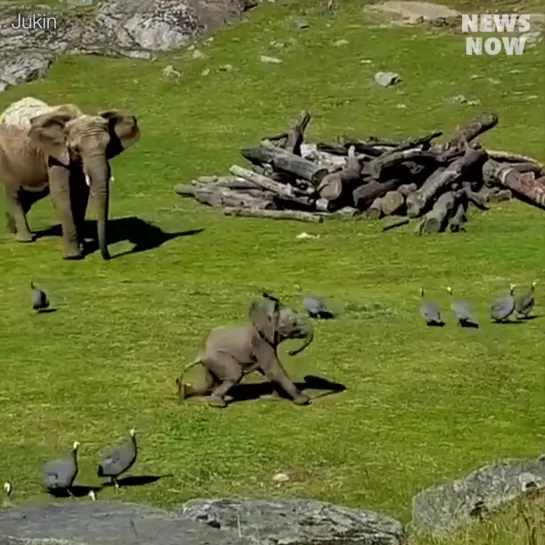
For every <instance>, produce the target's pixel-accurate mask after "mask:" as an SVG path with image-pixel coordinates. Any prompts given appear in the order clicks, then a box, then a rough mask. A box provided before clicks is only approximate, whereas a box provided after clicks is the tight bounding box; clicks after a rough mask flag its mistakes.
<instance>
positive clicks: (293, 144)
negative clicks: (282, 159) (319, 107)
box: [284, 111, 311, 156]
mask: <svg viewBox="0 0 545 545" xmlns="http://www.w3.org/2000/svg"><path fill="white" fill-rule="evenodd" d="M310 118H311V116H310V114H309V113H308V112H305V111H303V112H301V115H300V117H299V119H298V120H297V123H295V125H294V126H293V128H292V129H291V130H290V132H289V133H288V137H287V139H286V143H285V144H284V149H285V150H286V151H289V152H290V153H293V154H295V155H299V156H300V155H301V144H302V143H303V141H304V135H305V130H306V128H307V126H308V124H309V123H310Z"/></svg>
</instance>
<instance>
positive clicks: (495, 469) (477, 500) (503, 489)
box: [411, 459, 545, 536]
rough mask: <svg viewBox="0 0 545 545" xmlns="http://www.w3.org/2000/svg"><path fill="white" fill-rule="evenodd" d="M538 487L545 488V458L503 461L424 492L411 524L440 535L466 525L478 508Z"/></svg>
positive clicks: (487, 507) (504, 501)
mask: <svg viewBox="0 0 545 545" xmlns="http://www.w3.org/2000/svg"><path fill="white" fill-rule="evenodd" d="M535 489H540V490H541V489H545V460H538V461H532V460H517V459H510V460H500V461H498V462H495V463H493V464H490V465H487V466H484V467H482V468H480V469H478V470H477V471H474V472H473V473H471V474H470V475H468V476H467V477H465V478H463V479H459V480H456V481H453V482H450V483H446V484H442V485H440V486H436V487H432V488H429V489H427V490H424V491H423V492H420V493H419V494H418V495H416V496H415V497H414V499H413V513H412V515H413V519H412V523H411V525H412V526H413V528H414V529H415V530H416V531H417V532H419V533H426V534H431V535H437V536H439V535H441V534H445V533H449V532H452V531H455V530H457V529H459V528H460V527H462V526H463V525H464V524H465V523H467V522H468V521H469V520H470V519H471V517H472V516H475V514H476V511H477V510H484V511H490V510H492V509H495V508H497V507H500V506H502V505H504V504H507V503H509V502H511V501H513V500H514V499H516V498H518V497H520V496H522V495H524V494H526V493H528V492H529V491H530V490H535ZM477 508H479V509H477Z"/></svg>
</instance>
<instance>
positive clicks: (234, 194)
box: [195, 185, 277, 210]
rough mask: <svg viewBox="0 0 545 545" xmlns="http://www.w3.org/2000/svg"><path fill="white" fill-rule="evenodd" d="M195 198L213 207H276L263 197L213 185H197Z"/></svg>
mask: <svg viewBox="0 0 545 545" xmlns="http://www.w3.org/2000/svg"><path fill="white" fill-rule="evenodd" d="M195 199H196V200H197V201H199V202H200V203H202V204H206V205H208V206H213V207H221V206H247V207H253V208H262V209H267V210H274V209H276V208H277V207H276V204H275V203H274V202H273V201H270V200H267V199H265V198H264V197H263V198H261V199H258V198H255V197H251V196H250V195H246V194H245V193H240V192H238V191H233V190H232V189H228V188H226V187H219V186H215V185H207V186H203V187H197V188H196V190H195Z"/></svg>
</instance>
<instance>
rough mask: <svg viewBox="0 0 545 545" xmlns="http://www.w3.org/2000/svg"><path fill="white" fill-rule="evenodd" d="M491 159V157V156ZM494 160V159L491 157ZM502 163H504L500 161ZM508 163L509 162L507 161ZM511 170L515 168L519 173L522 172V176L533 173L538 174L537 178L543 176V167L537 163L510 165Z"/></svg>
mask: <svg viewBox="0 0 545 545" xmlns="http://www.w3.org/2000/svg"><path fill="white" fill-rule="evenodd" d="M489 157H490V155H489ZM490 158H491V159H493V157H490ZM499 162H502V161H499ZM506 162H507V161H506ZM509 166H510V167H511V168H514V169H515V170H516V171H517V172H520V173H521V174H524V173H526V172H533V173H534V174H537V176H536V177H539V176H540V175H541V170H542V169H541V167H540V166H539V165H538V164H537V163H530V162H525V163H510V165H509Z"/></svg>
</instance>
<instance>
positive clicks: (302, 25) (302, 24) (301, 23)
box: [295, 19, 310, 30]
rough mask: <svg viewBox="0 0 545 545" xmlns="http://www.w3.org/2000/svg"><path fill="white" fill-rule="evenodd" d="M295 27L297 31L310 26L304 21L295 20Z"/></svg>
mask: <svg viewBox="0 0 545 545" xmlns="http://www.w3.org/2000/svg"><path fill="white" fill-rule="evenodd" d="M295 26H296V27H297V28H299V29H301V30H302V29H305V28H308V27H309V26H310V23H309V22H308V21H307V20H306V19H296V20H295Z"/></svg>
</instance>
